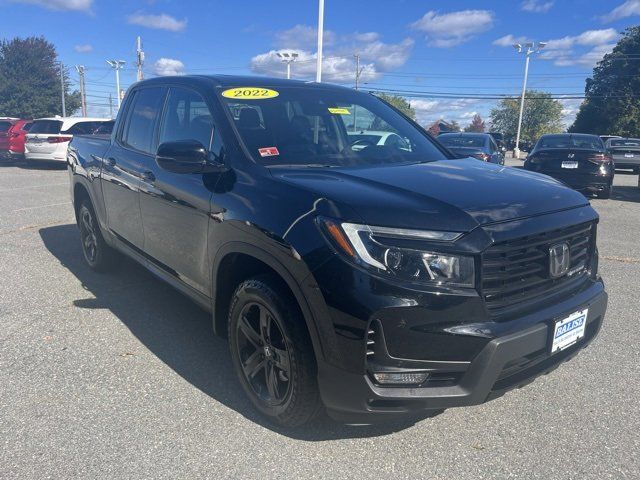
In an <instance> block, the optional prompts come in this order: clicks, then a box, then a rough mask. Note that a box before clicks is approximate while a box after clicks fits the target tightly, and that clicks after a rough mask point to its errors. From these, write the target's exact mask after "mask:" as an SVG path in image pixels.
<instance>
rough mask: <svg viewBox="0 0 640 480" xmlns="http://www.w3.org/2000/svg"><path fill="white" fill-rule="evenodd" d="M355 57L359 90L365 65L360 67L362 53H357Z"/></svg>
mask: <svg viewBox="0 0 640 480" xmlns="http://www.w3.org/2000/svg"><path fill="white" fill-rule="evenodd" d="M354 57H356V90H358V87H359V86H360V75H362V71H363V70H364V67H362V68H360V54H359V53H356V54H355V55H354Z"/></svg>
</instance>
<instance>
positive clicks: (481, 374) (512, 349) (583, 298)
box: [318, 280, 607, 423]
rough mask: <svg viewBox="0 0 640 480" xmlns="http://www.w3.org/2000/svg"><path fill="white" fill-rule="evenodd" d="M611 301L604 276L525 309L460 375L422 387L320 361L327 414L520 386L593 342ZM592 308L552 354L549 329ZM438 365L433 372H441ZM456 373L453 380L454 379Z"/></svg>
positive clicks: (397, 408) (399, 409)
mask: <svg viewBox="0 0 640 480" xmlns="http://www.w3.org/2000/svg"><path fill="white" fill-rule="evenodd" d="M606 307H607V294H606V292H605V291H604V285H603V283H602V281H601V280H597V281H594V282H593V283H592V284H591V286H590V287H589V288H587V289H584V290H582V291H581V292H579V293H577V294H575V295H573V296H572V297H570V298H567V299H566V300H564V301H562V302H559V303H557V304H554V305H552V306H549V307H546V308H543V309H540V310H538V311H536V312H534V313H530V314H528V315H525V316H523V317H521V318H519V319H517V320H514V321H512V322H507V323H508V324H512V325H519V326H523V327H522V328H521V329H519V330H516V331H510V332H509V333H506V334H503V335H498V336H496V337H495V338H493V339H492V340H490V341H488V343H486V344H485V346H484V347H483V348H482V349H481V350H480V352H479V353H478V354H477V355H476V356H475V357H474V358H473V359H472V360H471V361H469V362H459V363H460V365H459V366H458V368H457V370H459V372H458V373H457V376H456V375H454V376H452V377H450V378H449V381H448V382H445V383H442V384H438V383H437V382H436V383H435V384H433V386H429V382H427V383H425V384H424V385H425V386H422V387H414V388H410V387H382V386H378V385H376V384H374V382H373V381H372V380H371V378H370V377H369V375H367V374H364V375H362V374H355V373H349V372H346V371H344V370H342V369H339V368H336V367H333V366H330V365H327V364H321V365H319V372H318V379H319V384H320V390H321V395H322V399H323V401H324V404H325V406H326V407H327V410H328V411H329V414H330V415H331V416H333V417H334V418H336V419H338V420H341V421H346V422H363V423H369V422H372V421H376V420H380V419H384V418H389V417H396V416H398V415H406V414H408V413H412V412H414V413H417V412H420V411H429V410H432V411H433V410H436V411H437V410H442V409H446V408H450V407H459V406H466V405H477V404H480V403H483V402H486V401H488V400H491V399H493V398H496V397H498V396H500V395H502V394H503V393H504V392H506V391H508V390H510V389H512V388H516V387H521V386H523V385H525V384H527V383H529V382H531V381H532V380H533V379H534V378H536V377H537V376H539V375H542V374H544V373H547V372H549V371H551V370H553V369H554V368H556V367H557V366H558V365H559V364H561V363H562V362H564V361H566V360H569V359H570V358H572V357H573V356H574V355H575V354H576V353H578V351H579V350H581V349H582V348H584V347H586V346H587V345H589V344H590V343H591V342H592V341H593V339H594V338H595V337H596V335H597V334H598V332H599V330H600V327H601V325H602V322H603V319H604V315H605V311H606ZM584 308H588V309H589V313H588V317H587V324H586V329H585V336H584V337H583V338H582V339H581V340H579V341H578V342H577V343H576V344H574V345H572V346H570V347H568V348H567V349H565V350H563V351H561V352H557V353H555V354H553V355H551V354H550V353H549V352H550V348H549V345H550V342H551V340H550V339H551V331H552V330H551V329H552V328H553V325H554V323H555V321H556V320H559V319H562V318H564V317H566V316H568V315H570V314H571V313H573V312H576V311H579V310H582V309H584ZM507 323H497V322H487V323H486V329H487V332H499V331H501V330H504V331H508V330H505V329H507V328H508V326H507ZM438 373H439V370H438V369H437V368H434V369H433V370H432V374H435V375H434V376H435V377H436V378H437V374H438ZM451 378H453V380H451Z"/></svg>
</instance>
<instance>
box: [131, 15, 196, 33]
mask: <svg viewBox="0 0 640 480" xmlns="http://www.w3.org/2000/svg"><path fill="white" fill-rule="evenodd" d="M127 21H128V22H129V23H130V24H131V25H141V26H143V27H148V28H155V29H158V30H169V31H170V32H180V31H182V30H184V29H185V28H186V27H187V19H186V18H185V19H184V20H178V19H177V18H174V17H172V16H171V15H167V14H166V13H161V14H160V15H147V14H144V13H134V14H132V15H129V16H128V17H127Z"/></svg>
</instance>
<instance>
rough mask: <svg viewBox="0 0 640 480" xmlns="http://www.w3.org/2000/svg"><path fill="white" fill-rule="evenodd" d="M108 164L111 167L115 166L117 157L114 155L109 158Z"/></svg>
mask: <svg viewBox="0 0 640 480" xmlns="http://www.w3.org/2000/svg"><path fill="white" fill-rule="evenodd" d="M107 164H108V165H109V166H110V167H115V166H116V159H115V158H113V157H109V158H107Z"/></svg>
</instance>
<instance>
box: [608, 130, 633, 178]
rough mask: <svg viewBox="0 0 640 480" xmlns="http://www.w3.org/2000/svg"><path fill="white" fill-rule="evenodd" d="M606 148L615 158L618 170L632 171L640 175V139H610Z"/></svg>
mask: <svg viewBox="0 0 640 480" xmlns="http://www.w3.org/2000/svg"><path fill="white" fill-rule="evenodd" d="M605 147H606V148H607V150H608V151H609V153H610V154H611V156H612V157H613V161H614V163H615V166H616V169H618V168H620V169H631V170H633V172H634V173H640V139H639V138H621V137H618V138H610V139H609V140H607V143H606V144H605Z"/></svg>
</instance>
